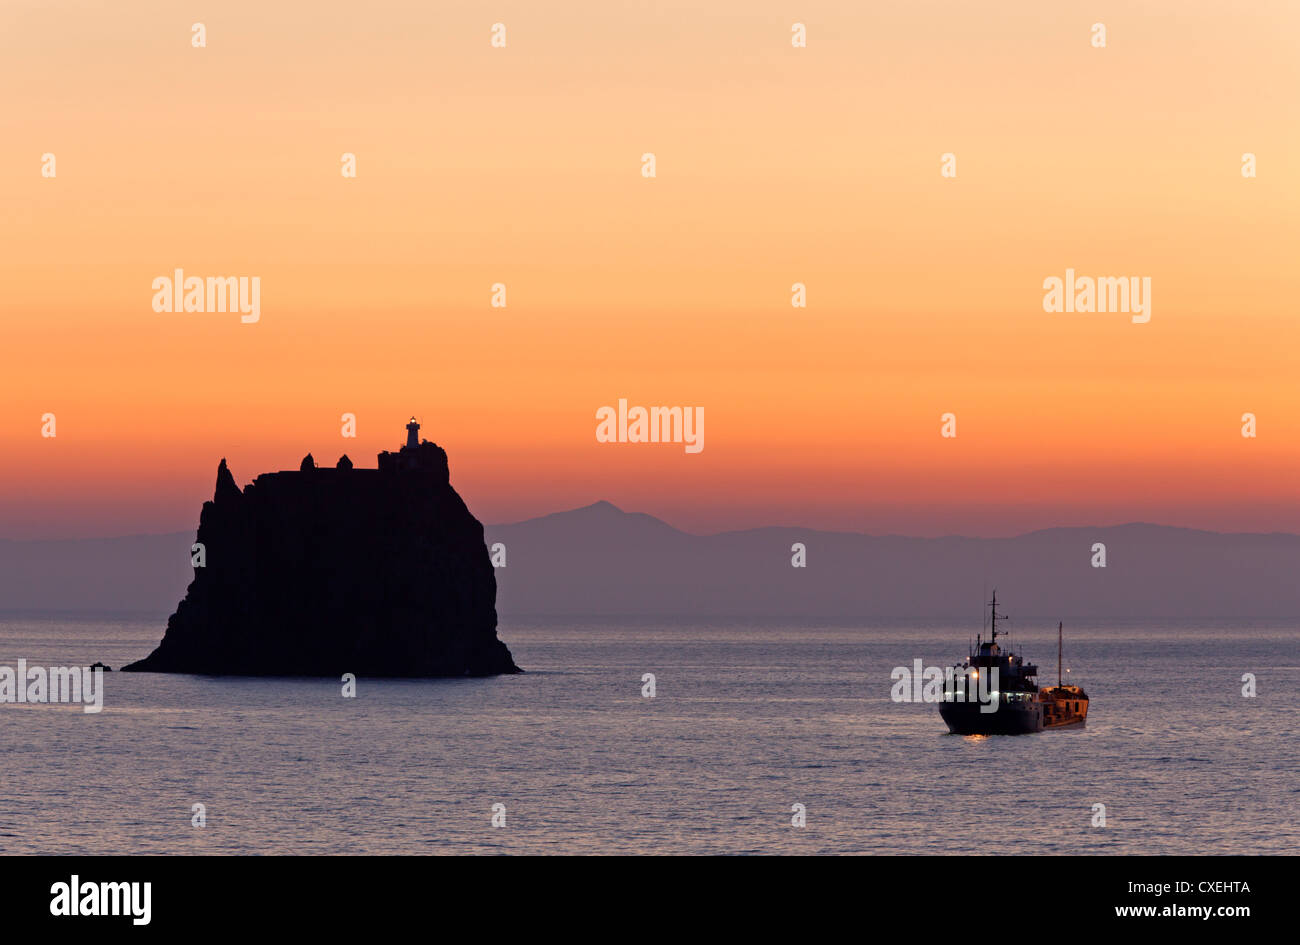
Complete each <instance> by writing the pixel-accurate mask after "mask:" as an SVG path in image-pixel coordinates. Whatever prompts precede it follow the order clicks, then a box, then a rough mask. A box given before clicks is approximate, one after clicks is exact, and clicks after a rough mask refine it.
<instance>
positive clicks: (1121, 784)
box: [0, 615, 1300, 854]
mask: <svg viewBox="0 0 1300 945" xmlns="http://www.w3.org/2000/svg"><path fill="white" fill-rule="evenodd" d="M164 624H165V615H164V616H157V615H155V616H150V617H147V618H145V617H135V618H123V617H105V618H90V617H85V616H75V617H74V616H66V615H65V616H49V615H45V616H21V615H16V616H15V615H11V616H8V617H0V664H8V665H15V664H16V662H17V660H18V659H19V658H20V657H22V658H25V659H27V661H28V663H29V665H44V666H64V665H88V664H89V663H91V662H93V661H95V660H103V661H104V662H107V663H109V664H110V665H112V666H113V667H115V668H116V667H120V666H122V665H123V664H125V663H127V662H130V661H131V660H134V659H138V658H140V657H142V656H144V655H146V654H147V653H148V652H149V651H150V650H151V649H152V648H153V647H154V646H155V645H156V644H157V642H158V640H159V639H160V637H161V635H162V630H163V626H164ZM1066 630H1067V634H1066V650H1065V664H1066V666H1067V667H1069V669H1070V670H1071V672H1070V674H1069V681H1072V682H1075V683H1077V684H1080V685H1082V686H1084V688H1085V689H1086V690H1087V691H1088V693H1089V695H1090V696H1091V698H1092V703H1091V711H1090V715H1089V718H1088V723H1087V726H1086V727H1085V728H1082V729H1074V730H1061V731H1054V732H1053V731H1049V732H1045V733H1043V734H1040V735H1027V736H1019V737H994V738H966V737H960V736H953V735H948V734H946V729H945V727H944V725H943V723H942V721H941V720H940V718H939V714H938V710H937V707H936V706H934V705H929V704H914V703H913V704H908V703H896V702H893V701H892V700H891V699H890V688H891V685H892V681H891V679H890V671H891V670H892V669H893V668H894V667H896V666H906V667H911V666H912V663H913V660H915V659H920V660H922V661H923V663H924V664H925V665H927V666H929V665H936V666H943V665H950V664H952V663H954V662H956V661H958V660H959V659H960V658H961V657H963V656H964V655H965V653H966V648H967V643H968V639H969V638H970V636H971V634H972V632H973V631H972V628H971V627H968V626H955V625H946V624H944V623H940V622H926V621H919V620H917V621H909V622H907V623H901V622H892V623H876V624H858V625H832V624H815V625H796V624H793V623H785V624H782V623H778V622H775V621H772V622H765V623H753V622H751V623H742V622H714V623H691V624H687V623H681V624H673V623H664V622H660V623H650V622H637V621H627V620H621V621H615V620H611V621H597V620H590V619H584V620H581V621H555V620H550V621H545V622H542V621H534V622H524V621H519V620H511V619H505V620H503V621H502V625H501V630H500V635H501V637H502V639H504V640H505V641H506V643H507V644H508V645H509V647H510V649H511V651H512V652H513V653H514V656H515V660H516V662H518V663H519V665H520V666H522V667H524V668H525V669H526V670H527V673H526V674H524V675H520V676H503V677H498V678H493V679H455V680H446V679H444V680H419V681H412V680H401V681H397V680H380V679H367V678H362V679H359V680H358V681H357V690H356V698H354V699H348V698H343V696H342V684H341V682H340V681H338V680H335V679H307V678H274V679H251V678H232V677H204V676H173V675H160V674H152V673H147V674H146V673H120V672H114V673H111V674H108V675H106V676H105V704H104V710H103V712H102V713H100V714H87V713H85V712H83V711H82V709H81V708H80V707H79V706H49V705H40V706H34V705H14V704H9V705H0V853H5V854H13V853H82V854H90V853H96V854H98V853H104V854H110V853H111V854H121V853H126V854H164V853H190V854H230V853H258V854H276V853H312V854H356V853H416V854H418V853H439V854H447V853H510V854H560V853H601V854H614V853H637V854H654V853H710V854H713V853H717V854H742V853H780V854H812V853H816V854H864V853H868V854H882V853H905V854H907V853H928V854H935V853H940V854H946V853H961V854H996V853H1031V854H1067V853H1083V854H1136V853H1146V854H1171V853H1191V854H1203V853H1210V854H1226V853H1245V854H1254V853H1272V854H1279V853H1294V852H1295V850H1296V848H1297V845H1298V844H1300V750H1298V745H1300V739H1298V737H1297V735H1298V733H1300V698H1297V692H1298V690H1300V686H1298V685H1297V679H1300V631H1298V630H1297V629H1296V625H1295V624H1293V623H1287V622H1284V621H1272V622H1269V621H1264V622H1255V623H1249V622H1236V623H1231V622H1217V623H1203V624H1199V625H1187V624H1181V625H1175V624H1162V625H1152V624H1151V623H1149V622H1148V623H1143V624H1140V625H1138V624H1134V625H1125V624H1122V623H1118V622H1111V623H1104V624H1103V623H1095V622H1094V623H1091V624H1082V623H1081V624H1079V625H1077V626H1067V628H1066ZM1013 644H1014V645H1017V646H1019V647H1021V648H1022V649H1023V652H1024V654H1025V656H1026V658H1027V659H1029V660H1032V661H1035V662H1037V663H1039V665H1040V667H1041V669H1042V681H1043V682H1049V681H1051V682H1054V681H1055V671H1056V627H1055V622H1054V621H1046V620H1044V621H1042V622H1024V625H1023V627H1022V629H1020V630H1019V631H1016V632H1014V634H1013ZM646 673H652V674H654V677H655V690H656V694H655V696H654V698H653V699H651V698H645V697H644V696H643V695H642V688H643V685H644V684H643V682H642V677H643V675H644V674H646ZM1245 673H1253V674H1254V675H1255V677H1256V685H1257V691H1258V695H1257V696H1256V697H1255V698H1246V697H1243V695H1242V685H1243V683H1242V676H1243V674H1245ZM195 804H202V805H204V808H203V809H204V813H205V817H206V826H203V827H196V826H193V825H192V819H193V818H194V816H195V815H194V805H195ZM498 804H501V805H504V820H505V825H504V826H500V827H494V826H493V824H492V818H493V810H494V805H498ZM796 804H801V805H803V806H804V809H805V810H806V826H803V827H795V826H793V825H792V823H791V821H792V818H793V817H794V814H793V813H792V807H793V805H796ZM1098 804H1104V805H1105V826H1094V825H1093V823H1094V820H1095V819H1096V808H1095V807H1094V805H1098ZM497 810H498V812H499V811H500V808H497Z"/></svg>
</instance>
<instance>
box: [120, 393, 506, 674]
mask: <svg viewBox="0 0 1300 945" xmlns="http://www.w3.org/2000/svg"><path fill="white" fill-rule="evenodd" d="M406 430H407V439H406V444H405V445H404V446H403V447H402V448H401V449H400V450H397V451H396V452H388V451H384V452H382V453H380V454H379V463H378V468H375V469H358V468H355V467H354V466H353V465H352V461H351V460H350V459H349V458H348V457H347V456H346V455H345V456H343V457H342V458H340V459H339V461H338V463H337V465H335V466H334V467H333V468H329V467H319V466H317V465H316V463H315V461H314V459H313V458H312V456H311V454H310V453H308V454H307V456H306V457H305V458H304V459H303V461H302V465H301V467H300V468H299V469H298V470H297V471H296V472H294V471H285V472H272V473H263V474H262V475H260V476H258V477H257V478H256V479H255V480H254V481H253V482H252V483H250V484H249V485H248V486H246V487H245V488H244V489H242V490H241V489H240V488H239V486H237V485H236V484H235V478H234V476H233V475H232V474H231V472H230V470H229V468H227V466H226V461H225V459H222V460H221V463H220V465H219V466H218V467H217V484H216V490H215V493H214V495H213V497H212V500H211V501H210V502H205V503H203V510H202V513H201V515H200V518H199V530H198V536H197V539H196V548H195V567H194V579H193V581H192V582H191V583H190V585H189V588H188V589H187V591H186V594H185V598H184V600H182V601H181V602H180V604H179V606H178V607H177V608H176V612H175V613H174V614H172V615H171V617H170V619H169V620H168V621H167V631H166V633H165V635H164V636H163V639H162V642H161V643H160V644H159V645H158V647H157V649H155V650H154V651H153V652H152V653H151V654H149V656H147V657H145V658H144V659H142V660H139V661H137V662H135V663H132V664H130V665H128V666H126V667H124V671H126V672H163V673H204V674H218V675H253V676H267V675H273V676H280V675H303V676H338V675H341V674H343V673H353V674H355V675H357V676H490V675H495V674H499V673H517V672H521V670H520V669H519V668H518V667H517V666H516V665H515V662H514V659H513V658H512V657H511V655H510V651H509V650H508V649H507V648H506V645H505V644H504V643H503V642H501V640H500V639H498V637H497V612H496V590H497V585H496V576H495V574H494V571H493V567H492V562H491V560H490V558H489V555H488V550H487V547H486V545H485V543H484V540H483V526H482V525H481V524H480V523H479V521H478V520H477V519H476V518H475V517H474V516H473V515H472V514H470V511H469V509H468V508H467V507H466V505H465V503H464V501H463V500H462V499H461V497H460V496H459V495H458V494H457V493H456V490H455V489H453V488H452V487H451V482H450V477H449V473H448V465H447V454H446V452H445V451H444V450H443V449H442V448H441V447H439V446H438V445H437V444H435V443H431V442H429V441H428V440H420V439H419V430H420V425H419V423H418V422H416V420H415V418H414V417H412V418H411V421H410V422H409V423H408V424H407V425H406Z"/></svg>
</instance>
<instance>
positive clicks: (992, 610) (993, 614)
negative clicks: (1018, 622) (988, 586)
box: [989, 587, 1007, 643]
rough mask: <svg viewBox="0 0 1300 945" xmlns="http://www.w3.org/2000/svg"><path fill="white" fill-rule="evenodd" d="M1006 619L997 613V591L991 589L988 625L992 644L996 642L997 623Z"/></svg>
mask: <svg viewBox="0 0 1300 945" xmlns="http://www.w3.org/2000/svg"><path fill="white" fill-rule="evenodd" d="M1006 619H1007V618H1006V617H1004V616H1002V615H1001V614H999V613H998V589H997V588H996V587H995V588H993V602H992V603H991V604H989V625H990V627H991V629H992V631H993V640H992V642H993V643H997V642H998V621H999V620H1006Z"/></svg>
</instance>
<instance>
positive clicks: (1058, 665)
mask: <svg viewBox="0 0 1300 945" xmlns="http://www.w3.org/2000/svg"><path fill="white" fill-rule="evenodd" d="M1064 626H1065V621H1061V622H1060V623H1058V624H1057V625H1056V688H1057V689H1060V688H1061V632H1062V631H1061V628H1062V627H1064Z"/></svg>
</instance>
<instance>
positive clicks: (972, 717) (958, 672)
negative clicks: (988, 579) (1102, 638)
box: [939, 589, 1088, 735]
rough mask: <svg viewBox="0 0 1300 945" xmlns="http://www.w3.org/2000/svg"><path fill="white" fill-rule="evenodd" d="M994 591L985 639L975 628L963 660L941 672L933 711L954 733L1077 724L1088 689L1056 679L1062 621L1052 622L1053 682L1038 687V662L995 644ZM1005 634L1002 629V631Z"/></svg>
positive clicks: (1023, 732) (1084, 718)
mask: <svg viewBox="0 0 1300 945" xmlns="http://www.w3.org/2000/svg"><path fill="white" fill-rule="evenodd" d="M1006 619H1007V618H1006V617H1005V616H1004V615H1002V614H999V613H998V592H997V590H996V589H995V590H994V591H993V600H992V601H991V602H990V604H989V638H988V639H987V640H985V639H984V637H983V634H982V633H981V634H980V636H979V637H977V638H976V645H975V646H974V647H973V648H972V649H971V650H970V651H969V652H968V654H967V657H966V660H965V662H963V663H961V664H960V665H958V666H954V667H952V669H951V670H950V671H949V672H948V673H947V674H946V685H945V689H944V698H943V701H942V702H940V703H939V715H940V717H941V718H942V719H943V720H944V722H945V723H947V725H948V730H949V731H950V732H952V733H953V734H954V735H1029V734H1032V733H1034V732H1041V731H1043V729H1045V728H1065V727H1067V726H1073V725H1083V724H1084V723H1085V722H1086V721H1087V718H1088V694H1087V693H1086V692H1084V691H1083V689H1082V688H1080V687H1079V686H1066V685H1063V684H1062V681H1061V643H1062V637H1063V635H1064V626H1065V625H1064V623H1061V624H1058V625H1057V628H1056V629H1057V638H1056V685H1055V686H1048V687H1045V688H1042V689H1040V688H1039V687H1038V667H1037V666H1036V665H1034V664H1033V663H1026V662H1025V661H1024V657H1023V656H1022V655H1020V654H1018V653H1012V652H1010V651H1007V650H1004V649H1003V647H1002V646H1001V645H999V643H998V621H999V620H1006ZM1003 635H1004V636H1005V634H1003Z"/></svg>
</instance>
